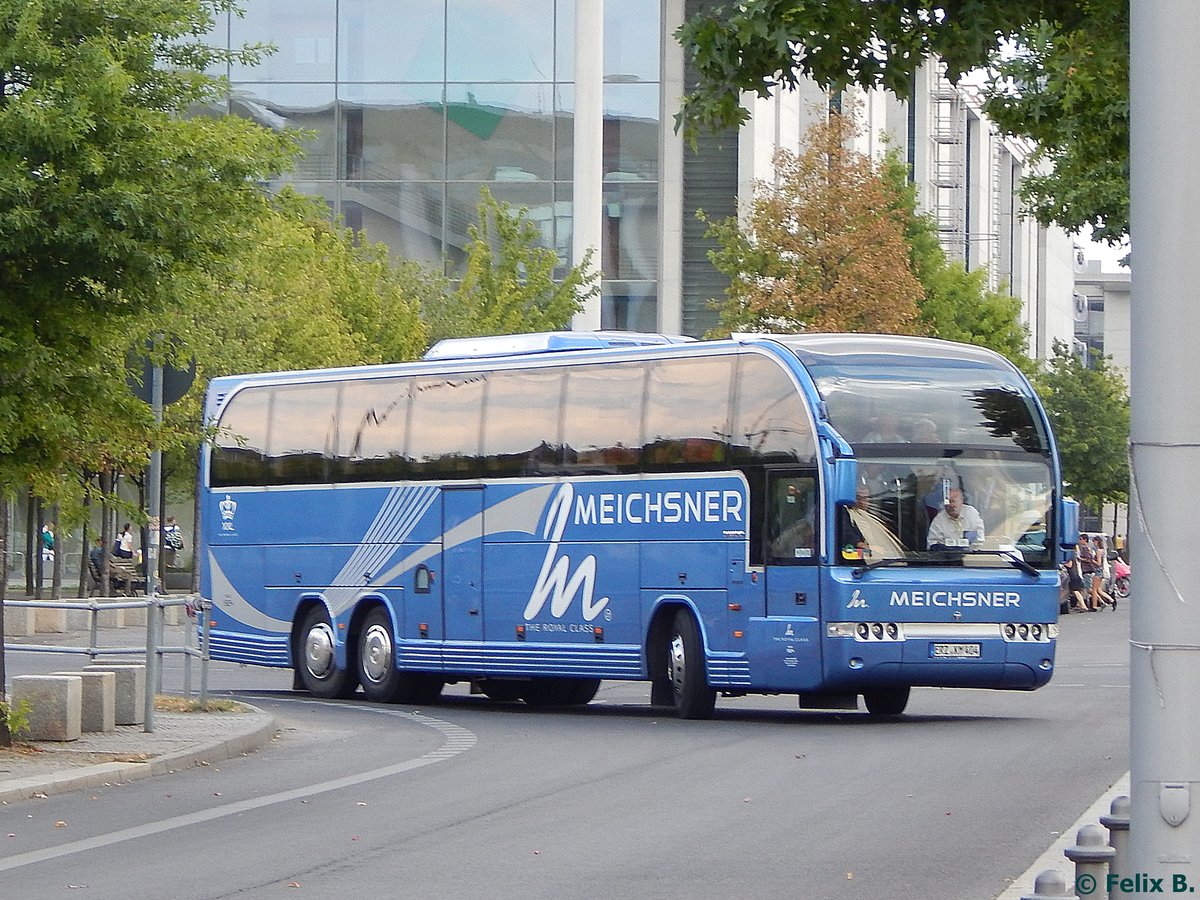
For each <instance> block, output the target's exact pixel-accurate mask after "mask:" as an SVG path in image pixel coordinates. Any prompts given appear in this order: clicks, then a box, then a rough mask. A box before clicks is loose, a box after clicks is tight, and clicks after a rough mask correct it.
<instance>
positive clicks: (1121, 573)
mask: <svg viewBox="0 0 1200 900" xmlns="http://www.w3.org/2000/svg"><path fill="white" fill-rule="evenodd" d="M1112 570H1113V586H1112V595H1113V596H1114V597H1117V598H1119V599H1121V600H1124V599H1125V598H1126V597H1128V596H1129V576H1130V574H1132V570H1131V569H1130V568H1129V563H1127V562H1125V560H1123V559H1121V557H1119V556H1118V557H1117V558H1116V559H1114V560H1113V562H1112Z"/></svg>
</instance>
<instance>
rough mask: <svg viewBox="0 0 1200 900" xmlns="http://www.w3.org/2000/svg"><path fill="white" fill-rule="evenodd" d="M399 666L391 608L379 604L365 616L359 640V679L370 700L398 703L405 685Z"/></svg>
mask: <svg viewBox="0 0 1200 900" xmlns="http://www.w3.org/2000/svg"><path fill="white" fill-rule="evenodd" d="M403 674H404V673H402V672H399V671H398V670H397V669H396V642H395V641H394V640H393V638H392V623H391V621H390V620H389V618H388V614H387V611H386V610H384V609H383V608H382V607H378V606H377V607H375V608H374V609H372V610H371V611H370V612H369V613H367V617H366V618H365V619H363V623H362V629H361V634H360V636H359V642H358V681H359V683H360V684H361V685H362V689H363V693H364V694H366V696H367V699H368V700H373V701H375V702H376V703H394V702H395V701H396V699H397V698H398V697H399V695H400V692H401V689H402V687H403V683H402V682H403Z"/></svg>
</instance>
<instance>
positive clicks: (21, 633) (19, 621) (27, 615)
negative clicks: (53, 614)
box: [4, 600, 37, 637]
mask: <svg viewBox="0 0 1200 900" xmlns="http://www.w3.org/2000/svg"><path fill="white" fill-rule="evenodd" d="M36 633H37V610H36V609H34V608H33V607H32V606H30V605H29V604H28V603H23V602H21V601H20V600H6V601H5V602H4V636H5V637H33V635H34V634H36Z"/></svg>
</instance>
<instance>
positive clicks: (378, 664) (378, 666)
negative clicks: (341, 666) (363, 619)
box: [362, 625, 392, 684]
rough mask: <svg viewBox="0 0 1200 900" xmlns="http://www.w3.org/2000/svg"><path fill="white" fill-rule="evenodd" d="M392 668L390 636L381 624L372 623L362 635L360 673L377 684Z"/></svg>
mask: <svg viewBox="0 0 1200 900" xmlns="http://www.w3.org/2000/svg"><path fill="white" fill-rule="evenodd" d="M391 670H392V636H391V634H389V633H388V630H387V629H386V628H384V627H383V626H382V625H372V626H371V627H370V628H368V629H367V632H366V634H364V635H363V640H362V674H363V677H364V678H366V679H368V680H369V681H370V682H371V683H372V684H379V683H380V682H381V681H383V680H384V679H385V678H387V676H388V673H389V672H391Z"/></svg>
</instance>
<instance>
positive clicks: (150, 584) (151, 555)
mask: <svg viewBox="0 0 1200 900" xmlns="http://www.w3.org/2000/svg"><path fill="white" fill-rule="evenodd" d="M162 398H163V375H162V366H161V365H155V366H154V370H153V372H152V373H151V376H150V408H151V411H152V412H153V413H154V424H155V425H161V424H162V420H163V402H162ZM161 473H162V450H160V449H159V448H158V445H157V439H156V440H155V447H154V449H153V450H152V451H151V452H150V473H149V476H148V477H147V479H146V481H147V482H148V484H147V485H146V507H147V509H148V511H149V512H148V514H149V515H152V516H153V515H155V514H156V511H157V510H158V491H159V480H160V477H161ZM147 535H148V536H149V537H150V540H148V541H146V546H145V548H144V552H143V553H142V557H143V562H144V563H145V565H146V600H147V603H146V709H145V714H146V723H145V726H144V727H143V730H144V731H148V732H149V731H154V689H155V688H156V687H157V686H158V669H159V664H158V614H159V612H158V598H157V597H156V596H155V594H156V588H157V585H156V584H155V581H156V579H157V577H158V544H159V541H161V540H162V523H161V522H159V523H158V528H151V529H150V530H149V531H148V532H147Z"/></svg>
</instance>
